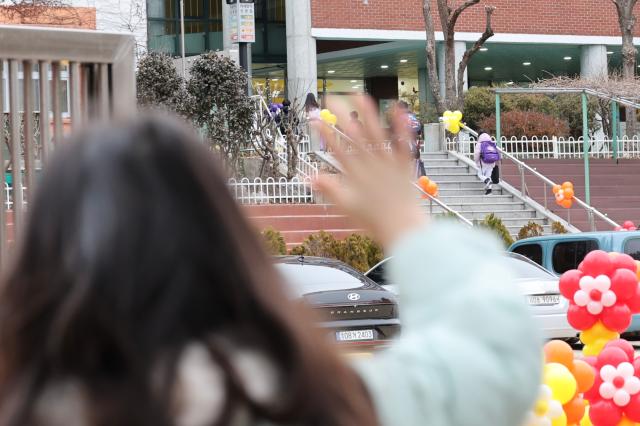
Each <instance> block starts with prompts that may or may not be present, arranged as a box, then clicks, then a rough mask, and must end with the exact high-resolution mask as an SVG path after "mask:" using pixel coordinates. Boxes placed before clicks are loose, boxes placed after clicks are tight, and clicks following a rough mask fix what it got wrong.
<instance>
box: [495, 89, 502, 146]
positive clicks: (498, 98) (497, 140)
mask: <svg viewBox="0 0 640 426" xmlns="http://www.w3.org/2000/svg"><path fill="white" fill-rule="evenodd" d="M501 136H502V131H501V129H500V93H496V142H497V143H498V147H500V148H502V142H501V140H500V139H502V138H501Z"/></svg>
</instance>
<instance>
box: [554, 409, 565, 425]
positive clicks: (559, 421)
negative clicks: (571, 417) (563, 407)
mask: <svg viewBox="0 0 640 426" xmlns="http://www.w3.org/2000/svg"><path fill="white" fill-rule="evenodd" d="M551 426H567V415H566V414H565V413H564V411H563V412H562V415H561V416H558V417H556V418H555V419H552V420H551Z"/></svg>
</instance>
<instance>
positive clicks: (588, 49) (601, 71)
mask: <svg viewBox="0 0 640 426" xmlns="http://www.w3.org/2000/svg"><path fill="white" fill-rule="evenodd" d="M608 74H609V68H608V66H607V46H605V45H602V44H597V45H591V46H582V49H581V54H580V76H581V77H598V76H607V75H608Z"/></svg>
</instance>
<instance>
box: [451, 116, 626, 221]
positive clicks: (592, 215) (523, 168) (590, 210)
mask: <svg viewBox="0 0 640 426" xmlns="http://www.w3.org/2000/svg"><path fill="white" fill-rule="evenodd" d="M463 129H464V130H465V131H467V132H468V133H469V134H470V135H472V136H474V137H477V136H478V133H477V132H476V131H475V130H473V129H471V128H469V127H467V126H463ZM499 149H500V152H501V153H502V160H503V161H504V160H508V161H511V162H512V163H514V164H515V165H516V166H517V167H518V173H519V176H520V194H521V195H522V197H528V196H529V195H528V190H527V184H526V179H525V172H529V173H531V174H532V175H533V176H534V177H535V178H537V179H538V180H540V181H542V183H543V186H544V207H545V209H547V210H548V205H547V191H549V190H551V188H553V186H554V185H556V183H555V182H553V181H552V180H551V179H549V178H548V177H546V176H545V175H543V174H542V173H540V172H538V171H537V170H535V169H534V168H532V167H530V166H528V165H527V164H525V163H524V162H523V161H521V160H519V159H517V158H516V157H515V156H514V155H513V154H512V153H510V152H507V151H505V150H504V149H502V148H499ZM454 151H455V150H454ZM573 201H575V203H576V204H577V205H578V206H579V207H581V208H582V209H584V210H585V211H586V212H587V218H588V220H589V225H590V227H591V231H596V230H597V229H596V221H595V219H596V217H598V218H599V219H601V220H603V221H605V222H607V223H608V224H609V225H611V226H612V227H616V226H618V224H617V223H616V222H614V221H613V220H611V219H610V218H609V217H608V216H607V215H606V214H604V213H602V212H600V211H599V210H598V209H596V208H595V207H593V206H590V205H589V204H587V203H585V202H584V201H582V200H581V199H579V198H578V197H576V196H574V197H573ZM567 222H568V223H569V224H571V219H570V218H569V219H568V220H567Z"/></svg>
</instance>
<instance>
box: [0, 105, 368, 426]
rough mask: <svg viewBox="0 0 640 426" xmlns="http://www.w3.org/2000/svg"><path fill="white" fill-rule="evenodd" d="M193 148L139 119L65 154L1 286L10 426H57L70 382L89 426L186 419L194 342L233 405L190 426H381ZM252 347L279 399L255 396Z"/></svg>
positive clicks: (203, 153)
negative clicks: (246, 363)
mask: <svg viewBox="0 0 640 426" xmlns="http://www.w3.org/2000/svg"><path fill="white" fill-rule="evenodd" d="M197 145H198V143H197V141H196V140H195V138H194V136H192V135H191V133H190V132H187V131H185V130H183V129H182V128H181V126H179V125H177V124H173V123H172V122H171V120H169V121H167V119H166V118H139V117H138V118H137V119H136V120H135V121H132V122H130V123H124V124H123V123H112V124H111V125H110V126H109V127H103V128H101V129H96V130H93V131H88V132H85V133H83V134H81V135H79V136H77V137H76V140H75V141H71V142H70V143H69V144H67V145H65V146H60V147H59V150H58V153H57V155H56V157H55V158H54V159H53V161H52V162H51V163H49V164H48V165H47V167H46V173H45V175H44V176H43V177H42V180H41V182H40V186H39V188H38V190H37V194H36V196H35V199H34V200H33V201H32V202H31V203H30V217H29V221H28V225H27V227H26V229H25V230H24V231H25V232H24V236H23V241H22V242H21V244H20V248H19V250H18V252H17V253H16V258H15V263H14V265H13V266H12V268H11V271H10V273H9V274H8V276H7V279H6V280H5V281H4V282H3V283H2V288H1V293H0V315H1V316H0V401H1V405H0V423H1V424H3V425H5V424H10V425H27V424H52V423H50V422H49V421H48V420H47V419H46V418H45V420H44V421H41V419H40V418H39V416H40V414H43V415H45V416H48V415H50V413H47V412H44V413H40V412H39V410H40V408H41V407H43V405H42V404H43V401H45V402H46V401H49V400H50V399H51V398H53V401H54V402H53V404H49V405H46V404H45V405H44V406H45V407H48V406H56V402H55V398H56V392H55V391H52V389H58V388H59V387H62V388H65V389H73V390H74V391H73V392H71V394H72V395H77V396H78V397H77V398H71V400H72V401H74V404H75V405H78V404H79V407H80V408H79V410H80V412H81V414H78V416H81V417H82V419H84V422H80V423H78V424H90V425H103V424H104V425H115V424H117V425H128V424H131V425H133V424H136V425H140V424H153V425H171V424H181V422H176V419H177V418H181V417H180V416H182V415H183V414H184V413H183V411H184V407H185V406H189V402H188V401H186V402H185V401H183V399H184V398H185V395H187V394H188V392H182V393H181V392H180V390H181V387H183V386H184V383H182V382H181V377H182V374H181V373H180V371H181V367H180V365H181V362H182V361H181V360H182V359H183V358H184V354H185V351H186V348H187V347H191V346H193V345H194V344H198V345H199V346H200V347H204V348H205V349H206V354H208V360H209V361H211V363H212V364H215V365H216V366H218V367H219V368H220V370H221V371H222V379H221V383H222V385H221V387H222V389H221V390H220V392H222V393H223V394H224V395H225V398H223V399H222V403H221V409H220V412H219V413H216V415H215V417H214V418H208V419H205V420H206V421H204V420H203V422H201V423H198V422H195V423H193V422H192V423H189V422H186V423H184V422H182V424H190V425H191V424H193V425H197V424H202V425H205V424H206V425H209V424H216V421H217V422H218V424H225V422H227V421H228V420H229V418H230V417H229V416H230V415H231V414H230V413H233V412H234V411H235V410H236V409H237V408H238V407H246V408H247V410H248V412H250V414H252V415H253V416H256V417H258V418H264V419H269V420H273V421H277V422H282V423H286V424H289V423H296V424H301V425H306V424H309V425H311V424H313V425H347V424H367V422H369V421H372V420H371V418H370V415H368V414H367V412H368V410H370V406H368V400H367V398H366V395H365V392H364V390H363V388H362V385H361V383H360V382H359V380H358V379H357V377H356V376H355V374H354V373H352V372H351V371H350V370H349V369H348V368H346V367H345V366H344V365H343V364H342V363H341V362H340V361H339V360H338V359H337V357H336V356H335V355H334V353H333V352H332V351H331V350H329V349H327V347H326V346H325V344H324V343H323V342H322V341H318V340H316V334H315V333H314V332H313V331H310V330H309V329H308V328H307V324H308V323H307V318H306V316H305V313H304V312H303V311H302V310H301V309H299V308H297V307H296V306H293V305H291V304H289V303H287V301H286V300H285V298H286V296H285V293H284V291H283V289H282V288H281V285H280V280H279V277H278V276H277V275H276V273H275V272H274V269H273V268H272V266H271V264H270V261H269V259H268V257H267V256H266V255H265V254H264V253H263V251H262V250H261V247H260V245H259V243H258V241H257V239H256V237H255V236H254V234H253V232H252V230H251V229H250V227H249V225H248V224H247V223H246V221H245V220H244V219H243V216H242V212H241V211H240V209H239V208H238V207H237V205H236V204H235V202H234V200H233V199H232V197H231V196H230V193H229V191H228V189H227V186H226V182H225V180H224V179H223V177H222V174H221V173H220V171H219V169H218V167H216V165H215V162H214V161H213V157H212V155H210V153H209V152H208V151H207V150H206V149H205V148H203V147H201V146H197ZM240 350H246V351H248V352H249V353H258V354H260V355H261V356H262V357H263V358H264V359H266V361H267V364H268V365H269V366H271V367H272V368H273V371H274V374H275V376H276V377H277V388H276V390H275V392H276V393H277V395H272V396H274V398H266V399H265V398H258V397H256V396H255V392H252V391H251V390H250V389H247V383H246V380H243V379H242V371H239V370H240V369H241V368H240V367H239V366H238V363H237V362H236V360H235V359H234V356H235V355H236V354H237V353H239V352H238V351H240ZM205 373H206V372H205ZM205 376H206V374H205ZM256 380H260V378H257V379H256ZM69 386H71V387H69ZM61 394H65V395H69V392H66V393H65V392H62V393H61ZM52 395H53V396H52ZM58 402H60V401H58ZM74 404H71V405H74ZM57 405H58V406H59V405H60V404H57ZM40 411H42V410H40ZM45 411H46V409H45ZM37 417H38V418H37ZM182 417H184V416H182ZM354 422H355V423H354ZM363 422H364V423H363Z"/></svg>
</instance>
